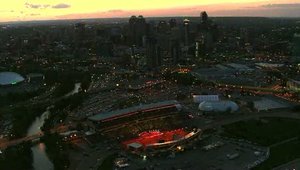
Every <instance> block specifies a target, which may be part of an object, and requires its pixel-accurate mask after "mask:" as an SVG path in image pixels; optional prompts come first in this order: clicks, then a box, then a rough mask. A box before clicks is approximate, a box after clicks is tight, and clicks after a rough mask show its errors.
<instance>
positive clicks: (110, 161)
mask: <svg viewBox="0 0 300 170" xmlns="http://www.w3.org/2000/svg"><path fill="white" fill-rule="evenodd" d="M116 156H117V154H112V155H109V156H107V157H106V158H105V159H104V160H103V162H102V164H101V165H100V166H99V167H98V170H113V166H114V160H115V159H116Z"/></svg>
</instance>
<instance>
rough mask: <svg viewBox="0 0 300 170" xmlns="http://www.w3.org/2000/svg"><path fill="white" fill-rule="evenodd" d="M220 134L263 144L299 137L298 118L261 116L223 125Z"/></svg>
mask: <svg viewBox="0 0 300 170" xmlns="http://www.w3.org/2000/svg"><path fill="white" fill-rule="evenodd" d="M223 128H224V132H223V133H222V136H227V137H232V138H242V139H247V140H249V141H252V142H256V143H258V144H260V145H263V146H270V145H272V144H275V143H278V142H281V141H283V140H286V139H290V138H293V137H298V136H299V137H300V120H295V119H287V118H263V119H260V120H248V121H242V122H237V123H233V124H230V125H225V126H223Z"/></svg>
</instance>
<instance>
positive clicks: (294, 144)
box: [255, 140, 300, 170]
mask: <svg viewBox="0 0 300 170" xmlns="http://www.w3.org/2000/svg"><path fill="white" fill-rule="evenodd" d="M299 151H300V141H299V140H295V141H291V142H287V143H284V144H281V145H278V146H275V147H271V148H270V157H269V159H268V160H266V161H265V162H263V163H262V164H261V165H259V166H258V167H256V168H255V170H265V169H272V168H275V167H277V166H279V165H282V164H285V163H288V162H290V161H293V160H295V159H297V158H300V152H299Z"/></svg>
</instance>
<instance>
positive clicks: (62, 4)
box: [52, 3, 71, 9]
mask: <svg viewBox="0 0 300 170" xmlns="http://www.w3.org/2000/svg"><path fill="white" fill-rule="evenodd" d="M70 7H71V5H69V4H64V3H60V4H56V5H53V6H52V8H54V9H63V8H70Z"/></svg>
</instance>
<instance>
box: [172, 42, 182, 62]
mask: <svg viewBox="0 0 300 170" xmlns="http://www.w3.org/2000/svg"><path fill="white" fill-rule="evenodd" d="M170 56H171V58H172V62H173V64H177V63H179V60H180V57H181V49H180V42H179V39H171V40H170Z"/></svg>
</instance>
